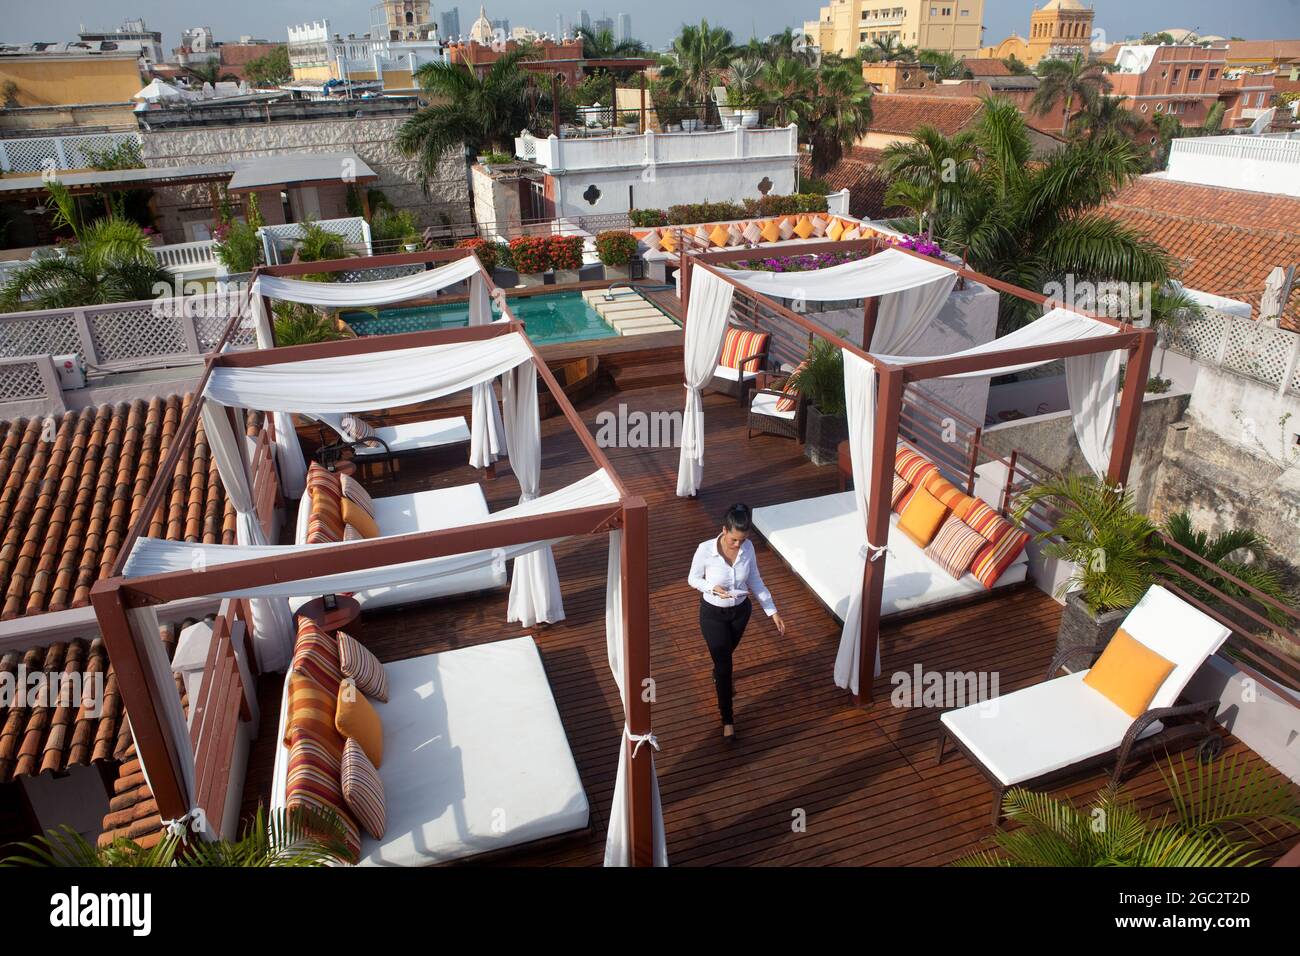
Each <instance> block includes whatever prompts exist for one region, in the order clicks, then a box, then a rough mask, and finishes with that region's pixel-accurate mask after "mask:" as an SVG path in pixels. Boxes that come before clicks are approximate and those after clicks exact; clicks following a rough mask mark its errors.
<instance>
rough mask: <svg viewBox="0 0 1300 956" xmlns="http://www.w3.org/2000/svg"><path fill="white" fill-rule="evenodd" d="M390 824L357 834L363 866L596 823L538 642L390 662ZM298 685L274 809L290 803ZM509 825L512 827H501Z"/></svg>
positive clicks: (410, 861)
mask: <svg viewBox="0 0 1300 956" xmlns="http://www.w3.org/2000/svg"><path fill="white" fill-rule="evenodd" d="M383 667H384V671H385V672H386V674H387V676H388V700H387V702H379V701H373V702H372V704H373V706H374V709H375V710H376V711H377V712H378V714H379V716H380V719H381V721H382V723H383V734H384V741H383V763H382V765H381V766H380V767H379V776H380V779H381V780H382V781H383V789H384V806H385V812H386V817H387V825H386V828H385V831H384V836H383V838H382V839H378V840H377V839H374V838H373V837H371V836H368V835H365V834H364V833H363V834H362V835H361V838H360V846H361V850H360V860H359V862H360V865H362V866H425V865H429V864H433V863H444V862H448V861H451V860H456V859H460V858H463V857H467V856H472V855H475V854H478V853H485V852H488V851H492V850H501V849H505V848H507V847H511V846H517V845H518V844H521V843H527V842H530V841H533V840H540V839H543V838H545V837H550V836H556V835H559V834H562V833H568V832H571V831H574V830H580V829H583V828H584V827H586V826H587V824H588V820H589V814H590V809H589V805H588V802H587V795H586V792H585V791H584V789H583V787H582V780H581V778H580V777H579V776H578V768H577V765H576V764H575V763H574V760H573V753H572V751H571V750H570V749H569V741H568V738H567V737H566V735H565V732H564V725H563V724H562V723H561V721H560V714H559V711H558V709H557V708H556V706H555V699H554V697H553V696H552V694H551V687H550V684H549V682H548V681H547V679H546V671H545V669H544V667H543V666H542V659H541V656H540V655H539V654H538V651H537V645H536V644H535V643H534V641H533V639H532V638H531V637H519V638H512V639H509V640H504V641H497V642H495V643H491V644H480V645H477V646H474V647H464V648H458V649H456V650H450V651H443V652H442V653H439V654H426V655H423V656H421V657H412V658H408V659H406V660H401V661H394V662H392V663H388V664H385V665H383ZM288 689H289V681H288V680H286V681H285V692H284V696H283V698H282V700H281V710H280V726H279V731H278V733H277V737H276V753H275V767H274V771H273V777H272V786H271V807H272V809H279V808H282V807H284V806H286V801H287V793H286V790H287V784H288V767H289V753H290V750H289V747H288V746H286V744H285V737H286V734H287V721H288V701H289V697H288ZM502 824H504V826H502Z"/></svg>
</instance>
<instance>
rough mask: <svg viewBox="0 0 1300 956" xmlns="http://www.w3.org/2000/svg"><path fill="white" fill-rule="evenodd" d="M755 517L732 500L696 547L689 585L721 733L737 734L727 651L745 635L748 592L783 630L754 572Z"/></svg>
mask: <svg viewBox="0 0 1300 956" xmlns="http://www.w3.org/2000/svg"><path fill="white" fill-rule="evenodd" d="M751 530H753V522H752V518H751V516H750V510H749V506H748V505H732V506H731V507H730V508H729V509H727V513H726V515H724V516H723V519H722V531H721V533H720V534H719V535H718V536H717V537H716V538H710V539H709V540H708V541H705V542H704V543H702V544H701V545H700V546H699V547H698V548H696V549H695V559H694V560H693V561H691V573H690V576H689V577H688V578H687V580H688V581H689V583H690V585H691V587H693V588H695V590H697V591H699V592H700V593H701V594H702V595H703V597H702V598H701V600H700V631H701V632H702V633H703V634H704V643H705V644H707V645H708V647H709V656H710V657H711V658H713V683H714V685H715V687H716V688H717V692H718V713H719V716H721V718H722V736H723V737H724V738H725V739H726V740H728V741H730V740H734V739H735V735H736V719H735V715H734V714H733V713H732V709H731V699H732V692H733V688H732V680H731V673H732V669H731V655H732V654H733V653H734V652H735V650H736V647H737V645H739V644H740V639H741V638H742V637H744V636H745V625H746V624H748V623H749V615H750V611H751V610H752V609H753V606H752V603H751V602H750V599H749V598H750V595H753V596H754V597H755V598H757V600H758V603H759V604H761V605H762V606H763V610H764V611H766V612H767V616H768V617H770V618H771V619H772V623H773V624H775V625H776V629H777V632H778V633H780V634H781V635H783V636H784V634H785V622H784V621H782V620H781V615H780V614H777V613H776V604H775V603H773V601H772V595H771V593H770V592H769V591H768V590H767V585H765V584H764V583H763V577H762V575H761V574H759V572H758V558H757V556H756V555H755V554H754V545H753V544H752V543H751V542H750V540H749V534H750V531H751Z"/></svg>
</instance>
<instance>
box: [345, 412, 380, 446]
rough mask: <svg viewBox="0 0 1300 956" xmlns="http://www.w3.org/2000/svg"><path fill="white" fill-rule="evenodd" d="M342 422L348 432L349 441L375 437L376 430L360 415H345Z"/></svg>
mask: <svg viewBox="0 0 1300 956" xmlns="http://www.w3.org/2000/svg"><path fill="white" fill-rule="evenodd" d="M342 424H343V430H344V431H345V432H347V439H348V441H361V439H363V438H373V437H374V434H375V430H374V429H373V428H371V427H370V423H369V422H368V421H366V420H365V419H364V418H362V417H361V416H360V415H344V416H343V422H342Z"/></svg>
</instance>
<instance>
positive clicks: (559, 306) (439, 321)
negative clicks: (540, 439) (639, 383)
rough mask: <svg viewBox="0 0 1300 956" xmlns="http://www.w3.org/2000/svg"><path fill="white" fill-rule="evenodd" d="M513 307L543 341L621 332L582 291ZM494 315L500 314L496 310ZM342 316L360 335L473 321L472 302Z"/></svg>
mask: <svg viewBox="0 0 1300 956" xmlns="http://www.w3.org/2000/svg"><path fill="white" fill-rule="evenodd" d="M510 311H511V312H513V313H514V314H515V318H517V319H518V320H519V321H520V322H523V323H524V326H525V328H526V329H527V331H528V337H529V338H530V339H532V340H533V341H534V342H536V343H537V344H539V345H553V344H555V343H557V342H580V341H584V340H586V339H606V338H611V337H613V336H616V335H618V333H617V332H616V331H614V329H613V328H612V327H611V326H610V325H609V323H607V322H606V321H605V320H604V319H603V318H601V317H600V314H599V313H598V312H596V310H595V309H593V308H591V306H589V305H587V302H586V300H584V299H583V297H582V293H581V292H556V293H552V294H550V295H526V296H512V297H511V298H510ZM494 316H499V313H496V312H495V310H494ZM341 318H342V319H343V320H344V321H345V322H347V323H348V324H349V325H351V326H352V329H353V330H354V331H355V332H356V333H357V335H394V334H397V333H400V332H428V331H431V330H434V329H454V328H460V327H461V326H465V325H468V324H469V304H468V303H465V302H450V303H448V304H446V305H418V306H413V307H411V308H407V309H381V310H379V313H378V314H375V313H373V312H344V313H343V314H342V316H341Z"/></svg>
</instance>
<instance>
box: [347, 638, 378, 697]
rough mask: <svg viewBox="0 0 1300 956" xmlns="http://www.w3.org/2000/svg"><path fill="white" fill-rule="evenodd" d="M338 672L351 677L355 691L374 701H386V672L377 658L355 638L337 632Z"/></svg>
mask: <svg viewBox="0 0 1300 956" xmlns="http://www.w3.org/2000/svg"><path fill="white" fill-rule="evenodd" d="M338 647H339V670H341V671H342V672H343V676H344V677H351V678H352V679H353V680H354V681H356V684H357V690H359V691H361V693H363V694H365V695H366V696H367V697H373V698H375V700H382V701H387V700H388V671H386V670H384V665H383V664H381V663H379V658H377V657H375V655H374V654H371V653H370V651H369V650H368V649H367V648H366V647H365V646H363V645H362V644H361V642H359V641H358V640H357V639H356V638H354V637H351V636H350V635H348V634H344V633H343V632H342V631H339V644H338Z"/></svg>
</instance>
